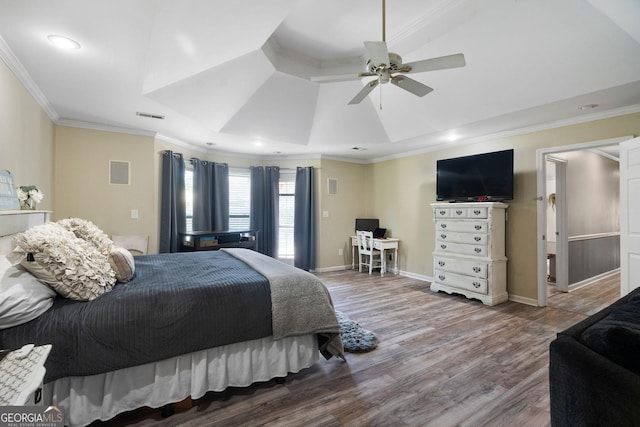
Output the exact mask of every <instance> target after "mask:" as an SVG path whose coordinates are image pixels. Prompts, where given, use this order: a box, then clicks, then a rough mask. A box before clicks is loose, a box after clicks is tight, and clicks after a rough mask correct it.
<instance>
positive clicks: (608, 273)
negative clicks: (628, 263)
mask: <svg viewBox="0 0 640 427" xmlns="http://www.w3.org/2000/svg"><path fill="white" fill-rule="evenodd" d="M619 272H620V269H619V268H616V269H613V270H610V271H605V272H604V273H600V274H598V275H597V276H593V277H589V278H588V279H584V280H582V281H580V282H576V283H573V284H571V285H569V292H571V291H575V290H576V289H580V288H582V287H584V286H587V285H590V284H592V283H593V282H597V281H598V280H602V279H604V278H605V277H609V276H613V275H614V274H616V273H619Z"/></svg>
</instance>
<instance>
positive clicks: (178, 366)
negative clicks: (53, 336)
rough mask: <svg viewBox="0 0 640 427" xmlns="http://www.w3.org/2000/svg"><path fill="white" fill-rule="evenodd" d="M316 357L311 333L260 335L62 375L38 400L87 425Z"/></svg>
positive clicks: (280, 373) (279, 372) (298, 366)
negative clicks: (97, 370) (149, 360)
mask: <svg viewBox="0 0 640 427" xmlns="http://www.w3.org/2000/svg"><path fill="white" fill-rule="evenodd" d="M318 358H319V352H318V343H317V340H316V336H315V335H314V334H309V335H302V336H296V337H288V338H284V339H281V340H278V341H274V340H273V339H272V338H271V337H268V338H261V339H257V340H252V341H245V342H241V343H237V344H230V345H226V346H222V347H215V348H212V349H208V350H202V351H197V352H194V353H190V354H186V355H183V356H178V357H174V358H172V359H167V360H163V361H160V362H156V363H148V364H145V365H140V366H136V367H132V368H125V369H120V370H117V371H112V372H107V373H104V374H98V375H91V376H87V377H68V378H62V379H59V380H56V381H53V382H50V383H47V384H45V385H44V389H43V393H42V395H43V398H42V400H43V402H42V404H43V405H46V406H52V405H53V406H57V407H58V408H59V409H60V410H61V411H62V412H63V413H64V416H65V425H69V426H85V425H87V424H89V423H91V422H93V421H95V420H102V421H106V420H108V419H110V418H113V417H114V416H116V415H118V414H120V413H122V412H126V411H130V410H132V409H136V408H140V407H143V406H149V407H152V408H158V407H161V406H164V405H166V404H168V403H174V402H179V401H181V400H183V399H185V398H187V397H189V396H191V397H192V398H193V399H197V398H200V397H202V396H203V395H204V394H205V393H206V392H208V391H223V390H225V389H226V388H227V387H246V386H248V385H251V384H252V383H255V382H260V381H268V380H270V379H272V378H275V377H284V376H286V375H287V374H288V373H290V372H299V371H300V370H302V369H304V368H308V367H310V366H311V365H313V364H314V363H315V362H316V361H317V360H318Z"/></svg>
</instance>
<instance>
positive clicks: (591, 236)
mask: <svg viewBox="0 0 640 427" xmlns="http://www.w3.org/2000/svg"><path fill="white" fill-rule="evenodd" d="M619 235H620V232H619V231H611V232H609V233H594V234H583V235H580V236H569V241H570V242H576V241H580V240H591V239H602V238H604V237H614V236H619Z"/></svg>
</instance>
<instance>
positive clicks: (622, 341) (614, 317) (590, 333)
mask: <svg viewBox="0 0 640 427" xmlns="http://www.w3.org/2000/svg"><path fill="white" fill-rule="evenodd" d="M582 341H583V342H584V343H585V344H586V345H587V346H588V347H590V348H592V349H593V350H595V351H597V352H598V353H600V354H601V355H603V356H605V357H607V358H609V359H611V360H613V361H614V362H616V363H617V364H619V365H620V366H623V367H625V368H627V369H628V370H630V371H631V372H634V373H635V374H636V375H640V358H639V355H640V299H639V298H636V297H635V296H634V297H632V298H630V299H629V301H627V302H626V303H624V304H621V305H618V306H616V307H615V308H614V309H613V310H612V311H611V312H610V313H609V314H608V315H607V316H606V317H604V318H603V319H602V320H600V321H599V322H596V323H594V324H593V325H591V326H590V327H588V328H587V329H586V330H585V331H584V332H583V333H582Z"/></svg>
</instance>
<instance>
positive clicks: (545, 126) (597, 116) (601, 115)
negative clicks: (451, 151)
mask: <svg viewBox="0 0 640 427" xmlns="http://www.w3.org/2000/svg"><path fill="white" fill-rule="evenodd" d="M635 113H640V104H635V105H630V106H627V107H620V108H614V109H611V110H607V111H601V112H597V113H592V114H584V115H580V116H576V117H570V118H567V119H562V120H555V121H552V122H547V123H541V124H538V125H531V126H525V127H522V128H518V129H511V130H507V131H503V132H496V133H489V134H486V135H480V136H477V137H472V138H467V139H461V140H459V141H456V142H455V144H459V145H471V144H475V143H478V142H485V141H489V140H494V139H501V138H508V137H511V136H518V135H524V134H528V133H533V132H541V131H544V130H549V129H557V128H561V127H565V126H572V125H577V124H581V123H588V122H593V121H596V120H603V119H609V118H612V117H619V116H624V115H627V114H635ZM451 146H452V143H439V144H434V145H430V146H428V147H424V148H419V149H416V150H410V151H405V152H402V153H397V154H392V155H389V156H384V157H378V158H375V159H371V163H379V162H384V161H387V160H395V159H401V158H404V157H410V156H415V155H418V154H424V153H430V152H433V151H437V150H440V149H443V148H446V147H451Z"/></svg>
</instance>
